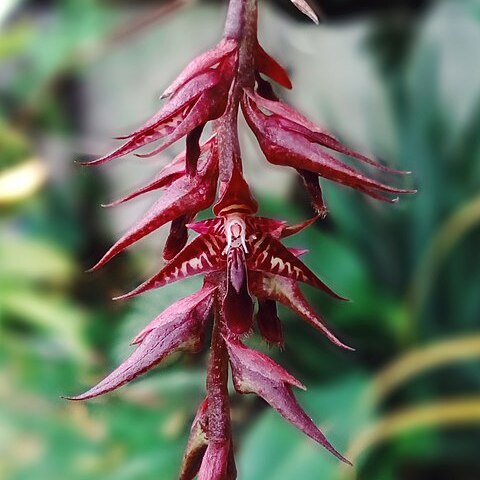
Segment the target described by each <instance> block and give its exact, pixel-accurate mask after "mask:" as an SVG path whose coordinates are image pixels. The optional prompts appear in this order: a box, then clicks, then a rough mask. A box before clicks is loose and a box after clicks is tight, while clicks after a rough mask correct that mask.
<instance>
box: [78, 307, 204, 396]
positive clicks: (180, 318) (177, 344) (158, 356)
mask: <svg viewBox="0 0 480 480" xmlns="http://www.w3.org/2000/svg"><path fill="white" fill-rule="evenodd" d="M210 305H211V302H210ZM202 308H203V310H202V309H201V310H202V311H201V312H198V311H197V309H194V310H192V311H188V312H183V314H178V315H168V316H167V315H165V314H160V316H159V317H157V319H155V320H154V321H153V322H152V324H151V326H152V328H151V329H150V330H148V331H146V332H145V333H144V334H140V336H139V337H137V339H136V341H137V342H138V343H139V345H138V347H137V349H136V350H135V351H134V352H133V353H132V355H130V357H129V358H128V359H127V360H125V361H124V362H123V363H122V364H121V365H120V366H119V367H118V368H116V369H115V370H114V371H113V372H112V373H111V374H110V375H108V376H107V377H106V378H105V379H104V380H102V381H101V382H100V383H99V384H97V385H96V386H95V387H93V388H91V389H90V390H88V391H87V392H85V393H84V394H82V395H79V396H77V397H69V399H70V400H86V399H89V398H93V397H98V396H99V395H103V394H105V393H107V392H111V391H112V390H115V389H117V388H119V387H121V386H122V385H124V384H125V383H127V382H130V381H132V380H133V379H134V378H136V377H137V376H139V375H141V374H143V373H145V372H146V371H148V370H150V369H151V368H153V367H154V366H155V365H157V364H158V363H160V362H161V361H162V360H163V359H164V358H165V357H167V356H168V355H170V354H171V353H173V352H176V351H189V352H198V351H199V350H200V349H201V347H202V345H203V337H204V326H205V321H206V318H207V317H208V312H207V314H205V308H204V307H202ZM153 325H154V326H153Z"/></svg>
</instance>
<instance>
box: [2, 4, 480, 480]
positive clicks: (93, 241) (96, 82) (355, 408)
mask: <svg viewBox="0 0 480 480" xmlns="http://www.w3.org/2000/svg"><path fill="white" fill-rule="evenodd" d="M224 3H225V2H218V3H215V2H203V1H194V0H174V1H166V2H161V1H150V2H148V1H142V2H140V1H134V0H131V1H108V2H107V1H100V0H78V1H76V0H63V1H60V0H57V1H48V2H46V1H42V2H39V1H38V2H35V1H21V0H2V1H1V2H0V478H1V479H5V480H7V479H8V480H47V479H48V480H60V479H64V478H66V477H68V478H70V479H71V480H80V479H93V478H95V479H99V480H109V479H112V480H113V479H115V480H132V479H136V480H150V479H152V480H153V479H162V480H170V479H172V480H173V479H174V478H176V473H177V471H178V468H179V464H180V461H181V456H182V451H183V447H184V445H185V442H186V436H187V433H188V428H189V422H190V421H191V419H192V417H193V414H194V411H195V409H196V405H197V404H198V402H199V401H200V400H201V398H203V395H204V380H205V366H206V359H207V352H204V353H203V354H201V355H197V356H190V355H183V356H178V357H172V358H171V359H169V361H168V362H167V363H166V364H165V365H163V366H162V367H160V368H159V369H157V370H156V371H154V372H152V373H151V374H149V375H148V376H147V377H144V378H142V379H141V380H140V381H137V382H136V383H135V384H133V385H130V386H127V387H124V388H123V389H121V390H120V391H118V393H115V394H112V395H109V396H108V397H107V398H104V399H102V400H99V401H95V402H90V403H87V404H77V403H75V404H73V403H68V402H66V401H64V400H62V399H60V395H63V394H75V393H79V392H81V391H83V389H85V388H86V387H87V386H89V385H91V384H93V382H95V381H96V380H98V379H99V377H100V376H101V375H102V374H105V373H106V372H107V371H109V370H110V369H112V368H113V366H114V365H116V364H118V362H119V361H121V360H122V359H123V358H125V356H126V355H127V354H128V352H129V348H130V347H128V343H129V339H130V338H131V337H132V336H133V334H134V333H135V332H136V331H138V330H140V329H141V328H142V327H143V326H144V325H145V324H146V323H147V322H149V321H150V320H151V319H152V318H153V317H154V316H155V315H156V314H157V313H158V312H159V311H161V310H162V309H163V308H164V307H166V306H167V305H168V304H169V303H170V302H171V301H172V300H173V299H176V298H179V297H181V296H184V295H186V294H188V293H190V292H191V291H192V290H193V289H194V288H195V286H196V285H198V280H197V279H194V280H192V281H187V282H182V283H179V284H175V285H174V286H172V287H166V288H164V289H162V290H160V291H155V292H153V293H150V294H146V295H144V296H141V297H140V298H137V299H135V300H133V301H130V302H126V303H115V302H112V301H111V300H110V298H111V297H112V296H114V295H115V294H118V293H119V292H124V291H127V290H129V289H130V288H131V287H133V286H135V285H136V284H138V283H139V282H140V280H141V279H143V278H146V276H147V275H149V274H151V273H153V272H154V271H155V270H156V269H158V266H159V265H160V257H161V248H160V246H161V244H162V242H163V240H164V236H165V232H164V231H163V230H162V231H161V232H157V233H155V234H153V235H151V236H150V237H149V238H148V239H146V240H145V241H142V242H141V243H139V244H138V246H137V247H136V248H132V249H130V250H129V251H128V252H127V253H124V254H122V255H121V256H120V257H119V258H118V259H115V260H114V261H112V262H111V264H110V265H108V266H107V267H106V268H104V269H103V270H102V271H100V272H98V273H95V274H85V273H84V271H85V270H86V269H87V268H89V267H90V266H91V265H92V264H93V263H94V261H95V260H97V259H98V258H99V257H100V255H101V254H102V253H103V252H104V251H105V250H106V248H107V247H108V246H110V245H111V244H112V243H113V242H114V240H115V238H117V237H118V235H119V234H120V233H121V232H122V231H124V230H125V229H126V228H127V227H128V226H129V225H131V224H132V223H133V222H134V220H135V219H136V218H138V217H139V215H141V213H142V212H144V211H145V209H146V208H147V207H148V205H149V204H150V203H151V202H152V201H153V200H154V198H155V196H156V195H155V194H153V195H151V196H150V197H149V198H145V199H141V200H137V201H134V202H132V204H131V205H128V206H121V207H117V209H114V210H109V211H105V210H104V209H101V207H100V206H99V204H100V203H102V202H107V201H108V200H111V199H114V198H116V197H118V196H119V195H120V194H122V193H124V192H126V191H128V190H131V189H133V188H134V187H135V186H138V185H141V184H142V181H144V180H145V179H147V178H149V177H150V176H151V175H152V173H153V172H155V171H157V170H158V169H159V167H160V166H161V165H163V164H164V162H165V159H166V158H171V156H172V155H173V154H174V153H175V152H178V150H179V149H180V147H181V146H180V145H176V146H175V147H174V148H173V149H172V151H170V152H168V153H167V154H165V155H164V156H163V157H162V158H156V159H153V160H147V161H145V160H139V159H132V158H128V159H120V160H118V161H116V162H115V163H114V164H112V165H110V166H108V167H105V168H103V167H102V168H96V169H88V168H85V167H80V166H78V165H77V164H75V160H86V159H87V160H88V159H90V158H92V159H93V158H94V157H95V156H97V155H99V154H101V153H105V152H106V151H107V150H108V149H109V148H110V147H111V146H113V145H114V144H115V143H114V141H110V140H109V139H110V138H111V137H113V136H115V135H119V134H122V133H125V132H128V131H129V129H131V128H133V127H135V126H136V125H138V124H139V122H141V121H142V120H144V119H145V118H147V117H148V116H149V115H150V114H151V113H153V112H154V111H155V110H156V109H157V108H159V106H160V101H159V100H158V94H159V93H160V92H161V91H163V89H164V88H165V87H166V86H167V85H168V83H169V81H171V80H172V79H173V78H174V77H175V74H176V73H178V71H179V70H180V69H181V68H182V66H183V65H184V64H185V62H186V61H188V60H189V59H191V58H192V57H193V56H194V55H195V54H196V53H199V52H200V51H202V50H203V49H204V48H206V47H208V46H210V45H212V44H213V43H214V42H215V41H216V40H217V39H218V37H219V35H220V32H221V28H222V22H223V18H224V14H225V5H224ZM322 10H323V12H324V14H325V17H326V19H327V23H326V24H324V25H322V26H320V27H315V26H313V25H311V24H309V23H308V22H306V21H304V20H303V19H302V17H301V16H300V15H298V14H297V13H296V12H295V10H294V8H293V7H292V6H290V4H289V2H287V1H278V2H277V1H275V2H273V1H272V2H270V3H267V2H263V1H262V2H261V9H260V27H261V39H262V42H263V43H264V45H265V47H266V48H267V49H268V50H269V51H270V52H271V53H272V54H274V55H275V56H276V57H277V58H278V59H280V60H281V62H282V63H283V64H284V65H286V66H287V67H288V69H289V71H290V72H291V75H292V78H293V80H294V84H295V88H294V90H293V91H292V92H291V93H290V92H289V93H287V94H286V95H285V97H286V98H287V99H288V100H289V101H291V102H292V103H294V104H295V105H297V106H298V107H299V108H300V109H301V110H303V111H304V112H305V113H307V114H308V115H309V116H311V117H312V118H314V119H315V120H317V121H319V122H320V123H322V124H324V125H328V126H329V128H330V129H331V130H332V131H333V132H334V133H336V134H337V135H338V136H339V137H340V138H341V139H342V140H344V141H345V142H346V143H348V144H349V145H351V146H355V147H357V148H360V149H363V150H365V151H367V152H368V151H369V152H373V153H374V154H375V155H377V156H378V157H380V158H383V159H386V160H387V161H388V162H389V163H390V164H391V165H393V166H396V167H399V168H403V169H407V170H412V171H413V172H414V173H413V175H412V176H411V177H410V178H408V179H407V180H406V181H405V183H406V184H407V185H409V186H410V185H415V186H416V187H418V189H419V192H418V194H417V195H415V196H411V197H408V198H403V199H402V200H401V201H400V203H399V204H397V205H394V206H389V205H387V206H385V205H379V204H378V203H376V202H373V201H370V200H369V199H366V198H365V197H362V196H361V195H360V194H357V193H355V192H353V191H351V190H347V189H344V188H342V187H338V186H332V185H329V184H326V183H325V190H326V200H327V202H328V206H329V208H330V215H329V217H328V219H327V220H326V221H324V222H318V223H317V225H315V227H312V228H310V229H309V230H308V231H306V232H304V233H302V234H301V235H299V236H297V237H295V238H294V239H293V240H292V244H294V245H296V246H297V247H301V248H308V249H310V251H311V253H310V254H309V255H307V256H306V257H305V258H306V262H307V264H308V265H309V266H311V267H312V269H313V270H315V271H316V272H318V273H319V274H320V276H321V277H322V278H324V279H325V280H326V281H327V283H329V284H330V285H332V286H333V287H335V288H336V289H337V290H338V291H339V292H340V293H343V294H345V295H347V296H348V297H350V298H351V299H352V300H353V301H352V302H351V303H349V304H339V303H337V302H334V301H332V300H331V299H328V298H325V297H324V296H323V295H319V294H318V293H317V292H314V291H312V290H308V292H307V293H308V295H309V298H310V299H311V301H312V303H313V304H314V305H315V307H316V308H317V309H318V311H321V312H323V313H324V315H325V317H326V318H327V319H328V322H329V324H330V325H331V326H332V328H333V329H334V330H335V331H336V332H338V333H339V335H340V336H341V338H342V339H345V340H346V341H347V343H348V342H349V343H350V344H351V345H353V346H355V347H356V348H357V351H356V352H354V353H349V352H344V351H339V350H337V349H335V348H333V347H332V346H331V345H329V344H328V343H327V341H326V340H325V339H324V338H323V337H322V336H321V335H320V334H319V333H317V332H312V331H311V330H310V329H309V328H308V327H307V326H306V325H304V324H303V323H302V322H301V321H300V320H299V319H297V318H295V317H294V316H292V314H291V313H290V312H288V311H286V310H282V311H281V314H282V318H283V319H284V325H285V329H286V339H287V341H286V348H285V351H284V352H277V351H274V350H272V351H271V352H270V354H271V355H272V356H274V358H275V359H277V360H278V361H279V362H280V363H281V364H282V365H284V366H285V367H286V368H287V369H289V370H290V371H291V372H292V373H294V374H296V375H297V376H298V377H299V378H300V379H301V380H302V381H303V382H304V383H306V384H307V385H308V386H309V390H308V392H306V393H304V394H303V393H301V394H300V395H299V397H300V399H301V402H302V403H303V404H304V405H305V406H306V408H307V410H308V411H309V412H310V413H311V414H312V416H313V418H314V419H315V420H316V421H317V422H318V423H319V424H320V425H321V426H322V427H323V428H324V430H325V432H326V433H327V435H328V436H329V437H330V439H331V440H332V442H333V443H334V444H335V445H336V446H337V447H338V448H339V450H340V451H342V452H345V453H346V455H347V456H349V457H350V458H351V459H352V460H353V461H354V462H355V468H353V469H347V468H344V467H342V466H340V465H339V464H338V462H337V461H336V460H335V459H334V458H333V457H330V456H329V455H328V454H327V453H326V452H325V451H323V450H322V449H320V448H319V447H317V446H316V445H314V444H313V442H311V441H310V440H308V439H306V438H304V437H302V436H301V435H300V434H299V433H298V432H296V431H295V430H294V429H293V428H292V427H290V426H289V425H286V424H285V423H284V422H283V421H282V420H280V418H279V416H278V415H277V414H276V413H275V412H273V411H270V410H269V409H267V408H265V404H264V403H263V402H262V401H260V400H258V399H256V398H254V397H253V396H243V397H239V396H232V418H233V425H234V429H235V437H234V438H235V442H236V447H237V450H238V453H237V459H238V467H239V472H240V478H241V479H243V480H291V479H295V478H303V479H305V480H310V479H312V480H314V479H339V480H348V479H354V478H358V479H369V480H404V479H408V480H416V479H422V480H424V479H436V480H442V479H446V480H447V479H448V480H452V479H455V480H478V479H479V478H480V457H479V455H478V450H479V445H480V390H479V387H480V369H479V367H480V328H479V321H480V268H479V260H480V254H479V253H478V251H479V243H480V188H479V187H480V136H479V133H478V132H479V129H480V61H479V45H480V1H479V0H450V1H437V2H435V1H430V2H428V1H424V2H418V1H406V0H396V1H390V2H384V1H383V2H382V1H374V0H370V1H368V0H328V1H327V0H325V1H322ZM245 132H246V130H245ZM244 153H245V157H246V158H245V161H246V175H247V178H248V180H249V181H250V182H251V183H252V185H253V186H254V189H255V193H256V194H257V196H258V197H259V199H260V201H261V204H262V213H264V214H268V215H272V216H276V217H278V218H282V219H287V220H290V221H298V220H301V219H304V218H306V217H307V215H309V214H310V209H309V204H308V200H307V198H306V196H305V194H304V193H303V191H302V189H301V188H300V187H299V185H298V182H297V180H296V179H295V178H294V175H293V174H292V172H289V171H283V170H282V169H279V168H276V167H272V166H267V165H266V162H265V161H264V160H263V158H262V157H261V155H260V154H259V151H258V149H257V148H256V147H255V144H254V142H253V140H252V137H251V136H249V135H248V134H247V133H245V142H244ZM251 342H252V343H253V344H255V345H257V346H258V347H259V348H266V347H265V346H264V345H262V344H261V342H259V340H258V339H256V338H255V337H254V338H252V339H251Z"/></svg>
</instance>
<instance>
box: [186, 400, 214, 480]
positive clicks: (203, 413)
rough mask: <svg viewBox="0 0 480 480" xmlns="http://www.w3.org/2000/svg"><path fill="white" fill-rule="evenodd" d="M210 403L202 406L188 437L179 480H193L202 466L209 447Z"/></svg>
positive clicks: (205, 401)
mask: <svg viewBox="0 0 480 480" xmlns="http://www.w3.org/2000/svg"><path fill="white" fill-rule="evenodd" d="M207 409H208V401H207V399H205V400H204V401H203V402H202V404H201V405H200V407H199V409H198V411H197V415H196V416H195V419H194V420H193V423H192V428H191V429H190V435H189V437H188V443H187V448H186V449H185V453H184V455H183V462H182V468H181V470H180V477H179V480H193V479H194V478H195V477H196V475H197V473H198V471H199V470H200V465H201V464H202V460H203V457H204V455H205V451H206V450H207V446H208V439H207V433H208V410H207Z"/></svg>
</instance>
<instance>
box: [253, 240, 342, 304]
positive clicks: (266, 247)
mask: <svg viewBox="0 0 480 480" xmlns="http://www.w3.org/2000/svg"><path fill="white" fill-rule="evenodd" d="M247 267H248V269H249V270H254V271H257V272H263V273H270V274H273V275H280V276H282V277H286V278H289V279H291V280H295V281H297V282H303V283H307V284H309V285H312V286H313V287H316V288H318V289H320V290H323V291H324V292H326V293H328V294H329V295H331V296H332V297H335V298H337V299H339V300H347V299H346V298H344V297H341V296H340V295H338V294H337V293H335V292H334V291H333V290H332V289H331V288H330V287H328V286H327V285H325V283H323V282H322V281H321V280H320V279H319V278H318V277H317V276H316V275H315V274H314V273H313V272H312V271H311V270H310V269H309V268H308V267H307V266H306V265H305V264H304V263H303V262H302V261H301V260H299V259H298V258H297V257H296V256H295V255H293V254H292V253H291V252H289V251H288V249H287V248H286V247H285V246H283V245H282V244H281V243H280V242H279V241H277V240H275V239H274V238H273V237H271V236H270V235H263V236H261V237H259V238H258V239H257V240H255V241H254V242H252V244H251V252H250V253H249V255H248V256H247Z"/></svg>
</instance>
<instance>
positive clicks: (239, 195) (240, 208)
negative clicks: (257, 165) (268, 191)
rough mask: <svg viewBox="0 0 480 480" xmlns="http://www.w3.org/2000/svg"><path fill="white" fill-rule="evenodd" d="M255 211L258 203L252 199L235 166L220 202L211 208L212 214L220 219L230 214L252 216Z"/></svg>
mask: <svg viewBox="0 0 480 480" xmlns="http://www.w3.org/2000/svg"><path fill="white" fill-rule="evenodd" d="M257 210H258V203H257V201H256V200H255V199H254V198H253V196H252V194H251V192H250V187H249V186H248V183H247V182H246V181H245V179H244V178H243V175H242V172H241V171H240V170H239V169H238V167H237V166H236V165H235V166H234V167H233V170H232V174H231V176H230V179H229V181H228V182H227V184H226V185H225V186H224V189H223V191H222V195H221V198H220V200H219V201H218V202H217V203H216V204H215V205H214V206H213V213H214V214H215V215H217V216H222V217H224V216H226V215H230V214H232V213H237V214H243V215H254V214H255V213H256V212H257Z"/></svg>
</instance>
